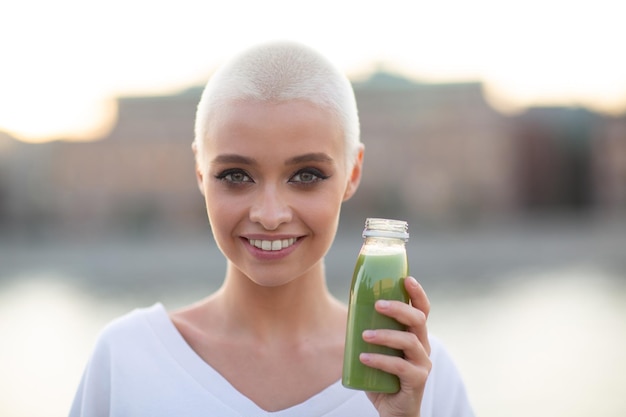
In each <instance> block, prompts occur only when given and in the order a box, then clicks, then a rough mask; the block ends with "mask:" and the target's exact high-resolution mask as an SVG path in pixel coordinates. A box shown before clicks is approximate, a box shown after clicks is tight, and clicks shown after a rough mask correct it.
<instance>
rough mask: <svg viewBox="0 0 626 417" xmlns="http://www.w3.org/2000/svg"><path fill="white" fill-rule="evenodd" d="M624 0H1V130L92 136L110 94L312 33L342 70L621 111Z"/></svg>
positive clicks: (499, 98) (511, 105)
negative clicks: (468, 84) (476, 85)
mask: <svg viewBox="0 0 626 417" xmlns="http://www.w3.org/2000/svg"><path fill="white" fill-rule="evenodd" d="M620 3H621V0H594V1H591V0H580V1H577V0H525V1H518V0H510V1H501V0H474V1H471V2H469V1H463V0H437V1H433V0H431V1H420V0H413V1H406V0H405V1H400V0H386V1H384V2H383V1H368V0H343V1H338V0H317V1H315V2H299V1H293V0H263V1H258V0H222V1H214V0H204V1H202V0H176V1H160V0H107V1H102V0H54V1H50V0H3V2H2V3H0V16H1V17H2V24H0V131H5V132H7V133H9V134H11V135H13V136H15V137H16V138H18V139H20V140H25V141H30V142H38V141H46V140H50V139H54V138H61V137H62V138H67V139H74V140H88V139H91V138H94V137H98V136H102V135H103V134H105V133H106V132H107V130H108V129H110V128H111V126H112V125H113V124H114V122H115V98H116V97H119V96H127V95H158V94H170V93H175V92H177V91H180V90H182V89H185V88H188V87H190V86H196V85H200V84H203V83H205V82H206V80H207V79H208V77H209V75H210V73H211V72H212V71H213V70H214V69H215V68H216V66H217V65H219V64H220V63H222V62H223V61H224V60H225V59H227V58H228V57H229V56H230V55H232V54H233V53H236V52H238V51H239V50H241V49H243V48H245V47H248V46H250V45H252V44H254V43H257V42H262V41H267V40H277V39H286V40H293V41H298V42H303V43H306V44H308V45H310V46H312V47H314V48H316V49H318V50H319V51H320V52H322V53H323V54H324V55H326V56H327V57H328V58H330V59H331V60H332V61H334V62H335V63H336V64H337V65H338V66H339V67H340V68H341V69H343V70H344V71H345V72H346V73H347V74H348V75H349V76H350V77H352V78H357V77H362V76H364V75H366V74H367V73H368V72H371V71H373V70H374V69H375V68H377V67H379V66H381V65H383V66H384V68H387V69H389V70H393V71H396V72H398V73H400V74H403V75H405V76H407V77H411V78H415V79H416V80H417V81H422V82H455V81H481V82H483V84H484V90H485V94H486V97H487V99H488V101H489V102H490V103H491V104H492V105H493V106H494V107H495V108H497V109H498V110H501V111H504V112H515V111H520V110H521V109H523V108H524V107H525V106H530V105H567V106H571V105H574V106H579V105H580V106H586V107H589V108H590V109H592V110H594V111H600V112H607V113H611V114H620V113H623V112H626V58H624V56H623V52H620V51H623V48H624V46H623V41H624V40H625V39H626V25H624V24H623V10H622V9H623V7H622V6H620Z"/></svg>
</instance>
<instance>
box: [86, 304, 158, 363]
mask: <svg viewBox="0 0 626 417" xmlns="http://www.w3.org/2000/svg"><path fill="white" fill-rule="evenodd" d="M164 318H165V319H166V318H167V313H166V311H165V309H164V307H163V306H162V305H161V304H155V305H153V306H151V307H147V308H137V309H135V310H132V311H130V312H128V313H126V314H124V315H123V316H120V317H118V318H116V319H114V320H112V321H111V322H109V323H108V324H107V325H106V326H105V327H104V328H103V329H102V330H101V331H100V333H99V334H98V337H97V339H96V344H95V351H96V352H99V351H102V350H107V351H110V350H118V349H122V350H126V349H128V347H129V346H131V345H137V344H138V343H141V342H142V341H147V340H149V339H150V337H148V336H151V335H152V336H153V335H154V325H155V324H158V323H159V322H160V321H163V319H164Z"/></svg>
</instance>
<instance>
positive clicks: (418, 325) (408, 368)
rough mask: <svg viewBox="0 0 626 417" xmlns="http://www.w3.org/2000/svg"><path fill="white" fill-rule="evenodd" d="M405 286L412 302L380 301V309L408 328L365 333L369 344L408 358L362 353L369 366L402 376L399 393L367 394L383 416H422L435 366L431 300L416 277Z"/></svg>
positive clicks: (367, 331) (365, 362)
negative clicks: (428, 323)
mask: <svg viewBox="0 0 626 417" xmlns="http://www.w3.org/2000/svg"><path fill="white" fill-rule="evenodd" d="M404 286H405V288H406V290H407V293H408V294H409V298H410V300H411V304H410V305H409V304H405V303H403V302H401V301H386V300H379V301H378V302H376V311H378V312H379V313H381V314H384V315H386V316H389V317H392V318H394V319H396V320H397V321H398V322H400V323H402V324H404V325H406V326H407V331H405V332H403V331H398V330H387V329H376V330H366V331H365V332H363V340H365V341H366V342H368V343H373V344H377V345H383V346H388V347H391V348H394V349H400V350H402V351H403V352H404V358H399V357H395V356H388V355H383V354H374V353H369V354H361V356H360V359H361V362H363V363H364V364H365V365H367V366H371V367H372V368H377V369H381V370H383V371H385V372H389V373H391V374H394V375H397V376H398V378H400V391H398V392H397V393H395V394H384V393H378V392H368V393H367V396H368V397H369V399H370V401H372V403H373V404H374V406H375V407H376V409H377V410H378V413H379V414H380V416H381V417H400V416H402V417H408V416H411V417H417V416H419V415H420V406H421V404H422V397H423V395H424V387H425V385H426V379H427V378H428V374H429V373H430V370H431V367H432V364H431V361H430V358H429V355H430V344H429V343H428V331H427V329H426V319H427V318H428V313H429V311H430V302H429V301H428V297H427V296H426V293H425V292H424V289H423V288H422V286H421V285H420V284H419V283H418V282H417V281H416V280H415V278H413V277H408V278H406V279H405V280H404Z"/></svg>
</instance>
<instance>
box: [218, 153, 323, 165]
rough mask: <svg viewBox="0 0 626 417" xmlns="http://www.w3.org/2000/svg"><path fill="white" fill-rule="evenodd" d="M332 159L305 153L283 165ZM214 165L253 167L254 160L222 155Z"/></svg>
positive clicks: (234, 155) (319, 154)
mask: <svg viewBox="0 0 626 417" xmlns="http://www.w3.org/2000/svg"><path fill="white" fill-rule="evenodd" d="M332 161H333V159H332V158H331V157H330V156H328V155H327V154H325V153H323V152H312V153H306V154H304V155H298V156H294V157H293V158H289V159H288V160H287V161H286V162H285V165H298V164H303V163H307V162H323V163H329V162H332ZM212 162H213V163H214V164H243V165H255V164H256V160H255V159H254V158H249V157H247V156H243V155H238V154H222V155H218V156H216V157H215V158H214V159H213V161H212Z"/></svg>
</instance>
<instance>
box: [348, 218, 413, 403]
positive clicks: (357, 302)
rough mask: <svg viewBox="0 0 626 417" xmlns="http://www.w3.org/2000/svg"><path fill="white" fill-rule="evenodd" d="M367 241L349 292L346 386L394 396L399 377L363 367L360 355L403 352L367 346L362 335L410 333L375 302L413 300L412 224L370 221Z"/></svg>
mask: <svg viewBox="0 0 626 417" xmlns="http://www.w3.org/2000/svg"><path fill="white" fill-rule="evenodd" d="M363 238H364V242H363V246H362V247H361V250H360V252H359V256H358V258H357V262H356V266H355V268H354V275H353V277H352V285H351V288H350V299H349V304H348V308H349V310H348V326H347V329H346V345H345V350H344V361H343V377H342V383H343V385H344V386H345V387H347V388H353V389H359V390H364V391H376V392H386V393H395V392H398V390H399V389H400V381H399V379H398V377H397V376H396V375H392V374H389V373H387V372H384V371H381V370H378V369H374V368H371V367H369V366H367V365H364V364H363V363H361V361H360V360H359V354H361V353H364V352H367V353H383V354H386V355H394V356H402V355H403V352H402V351H400V350H397V349H392V348H389V347H386V346H379V345H374V344H371V343H367V342H365V341H364V340H363V331H364V330H368V329H382V328H386V329H396V330H406V326H404V325H402V324H400V323H398V322H397V321H396V320H395V319H392V318H390V317H387V316H384V315H382V314H380V313H378V312H377V311H376V310H375V309H374V303H375V302H376V300H379V299H384V300H400V301H403V302H405V303H408V302H409V298H408V294H407V292H406V289H405V288H404V279H405V278H406V277H407V276H408V274H409V265H408V260H407V255H406V247H405V244H406V242H407V240H408V239H409V233H408V224H407V222H405V221H401V220H390V219H376V218H368V219H367V220H366V222H365V229H364V230H363Z"/></svg>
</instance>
